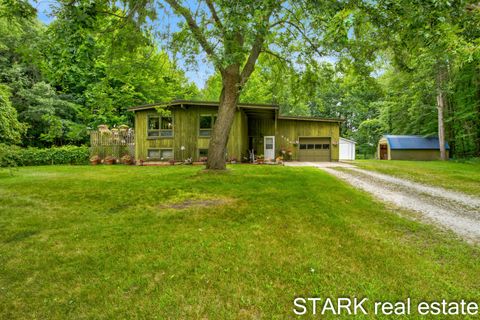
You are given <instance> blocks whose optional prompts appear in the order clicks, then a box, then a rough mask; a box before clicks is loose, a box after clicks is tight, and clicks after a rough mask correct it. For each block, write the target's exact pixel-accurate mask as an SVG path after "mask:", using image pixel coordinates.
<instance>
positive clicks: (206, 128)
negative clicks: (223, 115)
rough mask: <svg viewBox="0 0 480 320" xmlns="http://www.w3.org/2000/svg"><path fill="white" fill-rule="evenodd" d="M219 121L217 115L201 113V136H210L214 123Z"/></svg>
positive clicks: (199, 133)
mask: <svg viewBox="0 0 480 320" xmlns="http://www.w3.org/2000/svg"><path fill="white" fill-rule="evenodd" d="M216 121H217V116H216V115H213V114H202V115H200V131H199V132H198V135H199V136H200V137H210V136H211V135H212V130H213V125H214V124H215V122H216Z"/></svg>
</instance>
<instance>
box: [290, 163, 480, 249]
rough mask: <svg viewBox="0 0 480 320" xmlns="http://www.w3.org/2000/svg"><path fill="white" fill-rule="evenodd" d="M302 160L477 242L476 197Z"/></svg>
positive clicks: (479, 202)
mask: <svg viewBox="0 0 480 320" xmlns="http://www.w3.org/2000/svg"><path fill="white" fill-rule="evenodd" d="M302 164H303V165H307V166H313V167H318V168H319V169H321V170H324V171H326V172H328V173H330V174H332V175H334V176H336V177H338V178H340V179H343V180H345V181H346V182H348V183H350V184H351V185H353V186H354V187H357V188H359V189H362V190H364V191H366V192H369V193H371V194H372V195H373V196H375V197H376V198H378V199H380V200H382V201H385V202H388V203H391V204H394V205H395V206H397V207H400V208H403V209H407V210H410V211H414V212H416V213H419V214H420V217H421V220H423V221H425V222H429V223H435V224H436V225H439V226H441V227H444V228H447V229H450V230H452V231H454V232H455V233H457V234H458V235H459V236H461V237H462V238H464V239H466V240H468V241H470V242H477V243H478V242H480V198H477V197H473V196H470V195H466V194H463V193H459V192H455V191H450V190H445V189H443V188H438V187H431V186H426V185H423V184H420V183H416V182H413V181H410V180H406V179H400V178H395V177H392V176H389V175H385V174H381V173H377V172H372V171H367V170H363V169H359V168H357V167H355V166H352V165H338V164H335V165H328V164H326V163H302ZM297 165H299V164H297ZM339 167H340V168H339Z"/></svg>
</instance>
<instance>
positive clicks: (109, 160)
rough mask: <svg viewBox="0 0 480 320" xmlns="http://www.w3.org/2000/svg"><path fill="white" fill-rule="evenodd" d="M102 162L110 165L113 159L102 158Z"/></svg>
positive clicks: (113, 161)
mask: <svg viewBox="0 0 480 320" xmlns="http://www.w3.org/2000/svg"><path fill="white" fill-rule="evenodd" d="M103 163H104V164H108V165H112V164H114V163H115V159H105V160H103Z"/></svg>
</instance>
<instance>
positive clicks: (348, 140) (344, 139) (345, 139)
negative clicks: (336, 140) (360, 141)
mask: <svg viewBox="0 0 480 320" xmlns="http://www.w3.org/2000/svg"><path fill="white" fill-rule="evenodd" d="M342 140H343V141H347V142H351V143H355V144H356V143H357V142H356V141H353V140H350V139H347V138H342V137H340V141H342Z"/></svg>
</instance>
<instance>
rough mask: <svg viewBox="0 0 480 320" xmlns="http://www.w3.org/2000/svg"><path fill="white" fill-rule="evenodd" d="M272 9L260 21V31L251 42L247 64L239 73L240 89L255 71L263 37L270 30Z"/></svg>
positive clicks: (263, 40)
mask: <svg viewBox="0 0 480 320" xmlns="http://www.w3.org/2000/svg"><path fill="white" fill-rule="evenodd" d="M274 9H275V8H274V7H272V8H271V9H270V11H269V12H268V13H267V14H266V15H265V17H264V18H263V21H262V25H261V26H260V30H259V31H258V33H257V35H256V36H255V40H254V41H253V45H252V49H251V50H250V54H249V56H248V58H247V62H246V63H245V65H244V66H243V69H242V72H241V73H240V87H243V86H244V85H245V83H246V82H247V81H248V78H249V77H250V75H251V74H252V72H253V70H254V69H255V63H256V62H257V59H258V57H259V56H260V53H261V52H262V50H263V44H264V42H265V36H266V34H267V32H268V30H269V29H270V26H269V20H270V16H271V15H272V13H273V11H274Z"/></svg>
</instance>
